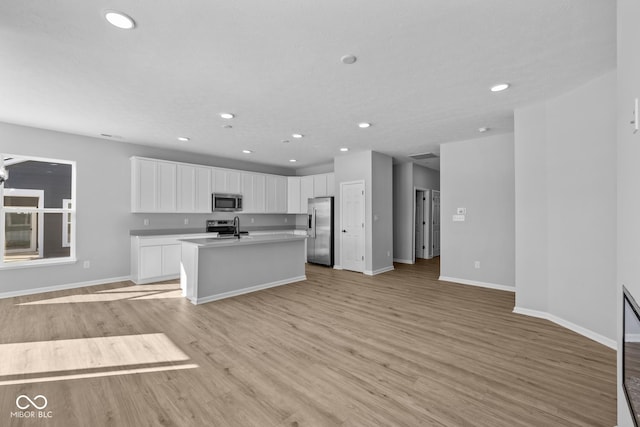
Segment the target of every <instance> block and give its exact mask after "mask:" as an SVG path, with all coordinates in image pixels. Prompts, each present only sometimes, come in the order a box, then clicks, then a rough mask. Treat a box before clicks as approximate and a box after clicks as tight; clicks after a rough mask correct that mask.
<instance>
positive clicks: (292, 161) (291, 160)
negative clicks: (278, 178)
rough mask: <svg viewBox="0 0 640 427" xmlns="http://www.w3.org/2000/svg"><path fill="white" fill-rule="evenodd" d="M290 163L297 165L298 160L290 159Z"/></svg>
mask: <svg viewBox="0 0 640 427" xmlns="http://www.w3.org/2000/svg"><path fill="white" fill-rule="evenodd" d="M289 161H290V162H291V163H295V162H297V160H296V159H289Z"/></svg>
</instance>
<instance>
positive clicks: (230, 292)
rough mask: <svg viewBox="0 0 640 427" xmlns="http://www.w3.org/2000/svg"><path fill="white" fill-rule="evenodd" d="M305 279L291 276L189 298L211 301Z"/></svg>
mask: <svg viewBox="0 0 640 427" xmlns="http://www.w3.org/2000/svg"><path fill="white" fill-rule="evenodd" d="M303 280H307V276H306V275H304V276H298V277H291V278H288V279H283V280H277V281H275V282H269V283H263V284H261V285H256V286H251V287H249V288H243V289H238V290H236V291H229V292H223V293H221V294H215V295H211V296H208V297H204V298H195V299H194V300H191V302H192V303H193V304H204V303H207V302H211V301H217V300H220V299H224V298H231V297H235V296H238V295H243V294H248V293H250V292H255V291H260V290H262V289H269V288H275V287H276V286H282V285H287V284H289V283H294V282H301V281H303Z"/></svg>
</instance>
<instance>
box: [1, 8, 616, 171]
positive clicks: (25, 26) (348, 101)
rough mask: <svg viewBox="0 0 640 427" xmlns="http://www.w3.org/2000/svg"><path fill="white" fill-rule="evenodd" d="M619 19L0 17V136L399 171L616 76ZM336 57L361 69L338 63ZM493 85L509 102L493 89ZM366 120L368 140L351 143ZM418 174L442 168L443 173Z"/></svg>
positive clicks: (443, 11)
mask: <svg viewBox="0 0 640 427" xmlns="http://www.w3.org/2000/svg"><path fill="white" fill-rule="evenodd" d="M615 8H616V5H615V2H613V1H610V0H589V1H585V0H535V1H513V0H464V1H462V0H457V1H456V0H419V1H418V0H415V1H414V0H406V1H396V2H391V1H382V0H367V1H363V0H349V1H344V0H323V1H308V0H276V1H264V0H234V1H227V2H218V1H211V0H190V1H188V2H169V1H166V0H153V1H152V0H138V1H124V0H112V1H108V2H106V1H100V0H97V1H86V0H75V1H73V0H58V1H43V0H20V1H3V2H0V64H1V65H0V121H4V122H9V123H17V124H23V125H28V126H34V127H39V128H45V129H53V130H59V131H64V132H70V133H76V134H81V135H89V136H94V137H100V134H110V135H113V138H112V139H115V140H119V141H124V142H132V143H138V144H148V145H154V146H162V147H169V148H173V149H180V150H186V151H194V152H199V153H207V154H212V155H217V156H222V157H229V158H236V159H242V160H245V161H253V162H257V163H264V164H270V165H277V166H284V167H290V166H292V164H291V163H289V161H288V160H289V159H291V158H295V159H297V160H298V162H297V163H296V164H295V166H296V167H297V168H298V167H304V166H311V165H316V164H322V163H327V162H329V161H331V159H333V157H335V156H339V155H341V153H340V151H339V148H340V147H349V148H350V150H352V151H357V150H363V149H372V150H376V151H380V152H383V153H386V154H389V155H392V156H394V157H396V159H397V160H399V161H408V160H409V159H408V158H407V156H408V155H409V154H415V153H424V152H430V151H433V152H436V153H438V152H439V144H440V143H443V142H447V141H455V140H462V139H470V138H476V137H479V136H480V134H478V130H477V129H478V128H479V127H489V128H490V129H491V130H490V132H494V133H504V132H510V131H512V130H513V109H514V108H516V107H518V106H522V105H526V104H529V103H533V102H536V101H539V100H542V99H545V98H549V97H553V96H556V95H558V94H559V93H561V92H563V91H566V90H569V89H571V88H574V87H576V86H579V85H580V84H582V83H584V82H586V81H588V80H590V79H592V78H594V77H596V76H598V75H601V74H603V73H604V72H606V71H608V70H611V69H613V68H614V67H615V50H616V49H615V37H616V31H615V20H616V16H615ZM108 9H115V10H120V11H123V12H125V13H127V14H129V15H130V16H132V17H133V18H134V19H135V20H136V22H137V27H136V29H134V30H132V31H126V30H121V29H117V28H115V27H112V26H111V25H109V24H108V23H107V22H106V21H105V19H104V18H103V14H104V11H105V10H108ZM345 54H354V55H356V56H357V58H358V60H357V62H356V63H355V64H353V65H345V64H342V63H341V62H340V57H341V56H343V55H345ZM503 81H506V82H510V83H511V84H512V88H511V89H510V90H508V91H505V92H501V93H491V92H490V91H489V87H490V86H492V85H493V84H494V83H497V82H503ZM220 112H232V113H234V114H236V118H234V119H232V120H230V121H229V120H227V121H225V120H223V119H221V118H220V117H219V113H220ZM361 121H367V122H371V123H373V125H372V126H371V127H370V128H368V129H360V128H358V127H357V123H358V122H361ZM224 124H231V125H232V126H233V128H231V129H225V128H223V127H222V125H224ZM294 132H299V133H302V134H304V135H305V137H304V138H302V139H301V140H295V139H293V138H291V134H292V133H294ZM178 136H188V137H189V138H191V141H189V142H178V141H177V139H176V138H177V137H178ZM482 136H487V134H486V133H484V134H482ZM285 139H287V140H290V141H291V142H289V143H282V142H281V141H282V140H285ZM242 149H249V150H253V151H254V153H253V154H250V155H246V154H242V153H241V150H242ZM429 162H432V163H429ZM420 163H421V164H425V165H430V166H432V167H435V168H437V159H436V160H435V161H434V160H428V161H423V162H420Z"/></svg>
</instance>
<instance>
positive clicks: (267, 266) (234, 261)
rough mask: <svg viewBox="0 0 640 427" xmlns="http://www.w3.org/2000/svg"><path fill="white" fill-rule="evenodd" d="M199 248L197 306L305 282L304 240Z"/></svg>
mask: <svg viewBox="0 0 640 427" xmlns="http://www.w3.org/2000/svg"><path fill="white" fill-rule="evenodd" d="M198 249H199V251H198V252H199V253H198V267H199V272H198V286H197V300H196V303H197V304H200V303H204V302H209V301H215V300H218V299H222V298H228V297H232V296H235V295H240V294H243V293H247V292H253V291H256V290H260V289H266V288H269V287H273V286H278V285H283V284H286V283H292V282H297V281H300V280H305V279H306V276H305V258H306V253H305V251H304V239H298V240H284V241H276V242H272V243H261V244H256V245H241V246H224V247H199V248H198Z"/></svg>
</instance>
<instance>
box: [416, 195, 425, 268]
mask: <svg viewBox="0 0 640 427" xmlns="http://www.w3.org/2000/svg"><path fill="white" fill-rule="evenodd" d="M415 196H416V203H415V205H416V211H415V215H414V218H415V219H414V222H415V227H414V229H415V249H416V250H415V258H424V252H425V251H424V250H425V241H424V228H425V225H424V224H425V222H424V206H425V205H424V191H423V190H416V192H415Z"/></svg>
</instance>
